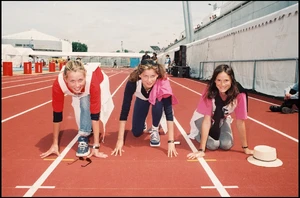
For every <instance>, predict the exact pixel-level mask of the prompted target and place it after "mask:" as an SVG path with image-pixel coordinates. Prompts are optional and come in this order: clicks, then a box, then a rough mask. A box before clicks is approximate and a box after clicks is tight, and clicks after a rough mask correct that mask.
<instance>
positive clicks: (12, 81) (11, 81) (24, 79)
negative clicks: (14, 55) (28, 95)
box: [2, 76, 53, 84]
mask: <svg viewBox="0 0 300 198" xmlns="http://www.w3.org/2000/svg"><path fill="white" fill-rule="evenodd" d="M50 77H51V78H53V76H43V77H39V78H23V79H20V78H18V80H10V81H5V82H2V84H6V83H14V82H19V81H22V82H24V81H26V80H36V79H39V80H40V79H44V78H50Z"/></svg>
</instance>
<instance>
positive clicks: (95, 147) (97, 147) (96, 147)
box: [90, 144, 100, 149]
mask: <svg viewBox="0 0 300 198" xmlns="http://www.w3.org/2000/svg"><path fill="white" fill-rule="evenodd" d="M90 148H93V149H99V148H100V144H99V145H98V146H95V145H93V146H92V145H90Z"/></svg>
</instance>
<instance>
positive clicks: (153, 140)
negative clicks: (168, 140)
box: [150, 130, 160, 146]
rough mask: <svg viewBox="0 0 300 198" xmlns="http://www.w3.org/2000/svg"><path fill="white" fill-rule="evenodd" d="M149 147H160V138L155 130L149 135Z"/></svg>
mask: <svg viewBox="0 0 300 198" xmlns="http://www.w3.org/2000/svg"><path fill="white" fill-rule="evenodd" d="M150 146H160V136H159V133H158V131H157V130H152V132H151V134H150Z"/></svg>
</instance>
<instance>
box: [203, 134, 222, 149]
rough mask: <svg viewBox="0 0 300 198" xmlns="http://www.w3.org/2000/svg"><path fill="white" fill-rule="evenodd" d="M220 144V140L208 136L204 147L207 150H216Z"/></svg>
mask: <svg viewBox="0 0 300 198" xmlns="http://www.w3.org/2000/svg"><path fill="white" fill-rule="evenodd" d="M219 146H220V141H219V140H215V139H213V138H212V137H210V136H208V139H207V143H206V148H207V149H209V150H217V149H218V148H219Z"/></svg>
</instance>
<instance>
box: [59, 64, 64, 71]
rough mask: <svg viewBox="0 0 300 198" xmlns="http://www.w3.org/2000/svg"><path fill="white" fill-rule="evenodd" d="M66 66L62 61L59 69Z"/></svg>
mask: <svg viewBox="0 0 300 198" xmlns="http://www.w3.org/2000/svg"><path fill="white" fill-rule="evenodd" d="M63 66H64V62H60V63H59V71H60V70H61V68H62V67H63Z"/></svg>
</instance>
